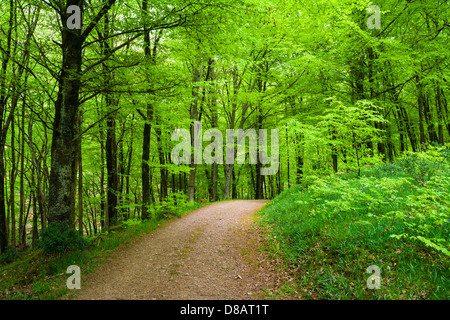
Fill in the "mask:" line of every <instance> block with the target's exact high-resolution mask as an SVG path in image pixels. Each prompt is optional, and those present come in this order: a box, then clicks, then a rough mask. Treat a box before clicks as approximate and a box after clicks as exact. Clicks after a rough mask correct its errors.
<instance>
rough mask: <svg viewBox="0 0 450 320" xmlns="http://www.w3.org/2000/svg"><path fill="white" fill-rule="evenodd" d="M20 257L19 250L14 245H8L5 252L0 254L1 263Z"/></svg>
mask: <svg viewBox="0 0 450 320" xmlns="http://www.w3.org/2000/svg"><path fill="white" fill-rule="evenodd" d="M18 257H19V254H18V253H17V251H16V250H15V249H14V248H12V247H7V248H6V250H5V252H3V253H2V254H1V255H0V265H2V264H8V263H11V262H13V261H14V260H16V259H17V258H18Z"/></svg>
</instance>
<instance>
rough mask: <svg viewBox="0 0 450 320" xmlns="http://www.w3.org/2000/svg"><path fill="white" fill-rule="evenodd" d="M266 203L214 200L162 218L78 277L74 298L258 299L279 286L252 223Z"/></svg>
mask: <svg viewBox="0 0 450 320" xmlns="http://www.w3.org/2000/svg"><path fill="white" fill-rule="evenodd" d="M267 202H268V201H264V200H248V201H228V202H219V203H215V204H212V205H209V206H207V207H204V208H201V209H198V210H195V211H193V212H192V213H190V214H188V215H186V216H184V217H183V218H181V219H177V220H175V221H172V222H170V223H167V224H165V225H163V226H161V227H160V228H158V229H157V230H155V231H153V232H152V233H150V234H148V235H145V236H144V237H143V238H142V239H141V240H139V241H136V242H134V243H133V244H131V245H128V246H126V247H124V248H123V249H121V250H118V251H117V252H116V253H114V254H113V256H112V257H111V259H110V260H109V261H108V262H107V263H105V264H103V265H102V266H101V267H99V269H98V270H97V271H95V272H94V273H91V274H89V275H87V276H86V277H85V278H82V288H81V290H79V291H78V292H77V294H76V295H75V297H74V298H75V299H84V300H88V299H100V300H104V299H108V300H110V299H127V300H132V299H145V300H152V299H154V300H155V299H156V300H159V299H164V300H178V299H186V300H207V299H220V300H230V299H234V300H247V299H262V298H263V296H262V294H264V292H265V290H264V289H268V290H271V291H272V290H275V289H276V287H278V286H279V285H280V279H279V278H278V276H277V275H276V272H274V267H273V265H272V264H271V262H269V260H268V259H267V257H266V256H265V255H264V254H263V253H262V252H261V251H260V250H258V248H259V247H260V241H261V237H260V233H259V231H258V229H257V228H256V226H255V225H253V218H254V213H255V212H256V211H258V210H259V209H261V208H262V207H263V206H264V205H265V204H266V203H267Z"/></svg>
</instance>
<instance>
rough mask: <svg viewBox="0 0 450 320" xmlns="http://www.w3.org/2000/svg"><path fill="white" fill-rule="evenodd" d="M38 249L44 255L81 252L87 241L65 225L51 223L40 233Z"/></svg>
mask: <svg viewBox="0 0 450 320" xmlns="http://www.w3.org/2000/svg"><path fill="white" fill-rule="evenodd" d="M38 247H40V248H42V249H43V250H44V252H45V253H61V252H66V251H75V250H83V249H85V248H86V247H87V241H86V240H85V239H84V238H83V237H82V236H80V235H79V234H78V233H77V232H76V231H75V230H74V229H72V228H70V227H69V225H67V224H66V223H59V222H58V223H55V222H54V223H51V224H50V225H49V226H48V227H47V229H45V230H44V231H42V232H41V234H40V240H39V243H38Z"/></svg>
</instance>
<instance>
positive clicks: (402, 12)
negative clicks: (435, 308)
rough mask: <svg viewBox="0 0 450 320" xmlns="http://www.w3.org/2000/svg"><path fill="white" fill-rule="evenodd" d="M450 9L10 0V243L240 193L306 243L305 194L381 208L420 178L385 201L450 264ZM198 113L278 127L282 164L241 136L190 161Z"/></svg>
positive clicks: (330, 1) (18, 246) (1, 121)
mask: <svg viewBox="0 0 450 320" xmlns="http://www.w3.org/2000/svg"><path fill="white" fill-rule="evenodd" d="M70 6H76V8H79V9H80V11H79V12H80V16H81V20H80V21H78V20H77V18H78V17H77V16H76V11H71V10H68V8H69V7H70ZM374 6H375V7H376V8H378V9H379V11H377V10H376V9H373V10H371V9H369V7H371V8H373V7H374ZM74 12H75V13H74ZM74 14H75V16H74ZM449 17H450V4H449V2H446V1H437V0H378V1H376V2H374V1H367V0H315V1H304V0H272V1H261V0H237V1H221V0H167V1H161V0H156V1H148V0H4V1H2V6H1V7H0V61H1V64H0V250H1V253H2V254H3V255H4V256H12V255H14V253H15V252H20V251H24V250H27V249H28V248H35V247H39V246H41V247H42V246H43V247H44V248H45V244H46V243H47V246H51V245H52V244H51V243H50V244H49V242H45V236H46V235H47V236H48V239H49V241H50V240H51V239H52V237H51V232H50V231H49V232H47V233H45V231H46V230H51V228H52V226H53V228H56V229H55V230H59V231H58V232H60V231H61V230H68V231H69V232H74V233H77V234H78V235H79V236H80V237H82V238H93V237H96V236H97V235H99V234H101V233H102V232H105V231H108V230H110V229H111V228H113V227H115V226H120V225H122V224H126V223H131V221H145V220H151V219H154V218H156V217H157V218H160V217H170V216H171V215H174V214H176V212H178V210H180V209H182V208H185V207H186V206H188V205H189V204H192V203H200V204H201V203H210V202H216V201H224V200H232V199H278V200H275V201H274V203H273V205H272V206H271V207H269V211H270V210H272V211H276V212H277V213H274V215H273V216H270V217H269V216H266V215H265V219H266V223H270V224H271V225H272V226H273V227H274V229H273V230H275V232H278V231H276V230H279V235H280V237H284V238H285V239H294V238H295V236H294V235H296V234H297V235H298V234H299V233H300V231H299V230H297V229H296V228H300V227H298V225H299V224H300V222H298V221H297V220H295V219H293V220H292V219H291V218H292V217H291V215H290V214H291V213H290V212H291V211H292V210H293V209H292V208H291V209H292V210H291V209H289V210H288V209H287V208H289V206H290V205H291V203H295V204H297V205H299V206H302V208H301V210H303V211H305V210H306V211H307V212H309V213H310V214H309V215H308V217H316V216H317V215H319V216H320V214H321V212H322V213H323V215H324V216H330V215H332V214H334V213H335V212H336V211H337V210H338V209H339V210H342V211H345V210H347V212H349V213H351V214H354V215H361V214H364V215H376V214H377V213H379V212H381V211H383V210H384V209H381V208H386V203H387V202H386V203H385V202H383V201H388V200H387V199H388V198H389V197H390V196H394V195H397V192H400V191H399V190H406V189H407V188H410V189H408V190H411V188H412V189H414V190H415V191H414V192H415V193H413V195H412V196H411V195H409V198H408V196H407V195H404V197H403V198H402V199H403V200H404V201H403V202H402V201H400V200H398V201H397V200H395V199H390V198H389V199H390V200H389V205H390V204H391V203H392V204H393V205H392V207H389V208H390V209H389V210H387V209H386V210H385V211H384V212H385V215H386V216H389V217H390V218H391V219H394V218H395V219H398V221H402V223H404V224H405V228H409V229H408V230H416V231H417V232H419V233H417V234H415V233H411V232H409V233H408V232H407V231H403V232H399V233H396V234H393V235H392V237H391V239H394V238H395V237H396V239H397V240H398V241H400V240H399V239H409V240H408V241H412V242H419V243H422V244H423V245H425V246H426V247H427V248H431V249H432V250H434V251H433V252H436V254H439V255H442V256H441V258H442V259H444V260H445V259H446V261H447V263H448V257H449V256H450V253H449V250H450V239H449V234H448V233H449V232H448V231H449V228H448V224H449V219H450V174H449V163H450V152H449V151H448V150H449V149H448V148H449V143H450V108H449V106H448V97H449V81H450V74H449V62H450V59H449V56H450V50H449V49H450V46H449ZM77 21H78V22H79V23H80V25H79V26H80V27H79V28H77V27H76V23H75V24H74V23H73V22H77ZM377 23H378V25H376V24H377ZM74 26H75V27H74ZM196 122H197V123H199V122H200V123H201V124H202V129H203V133H204V132H205V131H206V130H208V129H217V130H219V131H220V132H221V133H222V135H223V137H227V134H226V133H227V130H230V129H231V130H243V131H246V130H255V131H256V132H259V130H262V129H265V130H267V131H268V137H267V138H268V139H267V140H268V141H269V143H268V144H269V146H268V150H266V151H268V153H269V154H270V152H271V151H272V152H274V150H275V149H274V145H273V140H272V146H270V141H271V137H272V136H273V134H274V132H277V134H278V141H279V143H278V149H279V164H278V170H277V171H276V173H274V174H269V175H262V174H260V173H261V169H262V168H264V167H267V165H266V164H264V163H262V162H261V161H256V163H254V162H250V159H249V157H247V158H246V161H245V163H241V162H234V163H232V161H225V160H224V159H225V155H226V153H227V149H228V148H229V147H230V143H231V147H233V146H236V144H237V142H236V140H234V142H230V141H229V140H226V139H225V140H224V143H223V144H220V145H221V146H222V148H223V150H220V151H221V152H218V150H217V148H216V149H215V150H214V154H215V155H217V154H219V155H220V156H221V157H223V159H221V161H213V162H212V163H205V161H203V162H200V163H194V162H191V163H174V161H173V157H172V151H173V150H174V147H175V146H176V145H177V144H178V143H179V141H178V140H176V141H174V139H173V138H172V134H173V132H174V130H176V129H185V130H187V132H189V133H191V136H192V143H193V142H194V137H193V135H194V129H195V126H194V123H196ZM235 132H236V131H235ZM260 138H261V137H260ZM209 140H210V141H211V140H213V139H209ZM180 141H181V140H180ZM210 143H211V142H208V141H207V139H205V138H204V139H203V144H202V148H203V149H204V150H209V151H211V149H207V148H208V145H209V144H210ZM246 151H247V152H248V154H250V150H249V146H247V149H246ZM260 151H261V150H260V145H259V144H258V145H257V154H258V155H259V152H260ZM194 153H195V151H194V148H192V156H194ZM233 155H234V157H236V156H237V155H236V153H234V154H233ZM214 159H216V160H217V157H215V158H214ZM394 168H398V170H400V171H401V170H403V171H402V172H404V173H405V175H404V176H403V175H401V177H400V176H396V174H397V172H398V171H395V170H394ZM272 173H273V172H272ZM395 177H397V178H395ZM394 178H395V179H394ZM351 179H354V181H355V182H354V183H356V184H357V185H353V184H352V183H353V182H350V181H353V180H351ZM408 186H409V187H408ZM362 188H366V189H362ZM370 188H372V190H373V192H372V193H370V192H369V193H366V190H368V189H370ZM338 190H340V191H342V193H341V194H339V196H338V195H337V193H336V192H337V191H338ZM424 190H427V191H426V192H425V191H424ZM383 192H384V193H383ZM405 192H406V191H405ZM280 194H281V198H280V197H279V195H280ZM380 194H382V196H380ZM287 196H289V199H290V201H289V202H286V203H283V202H282V201H283V199H284V198H283V197H287ZM377 196H380V197H379V198H377ZM303 197H307V198H308V197H310V198H308V200H305V198H303ZM383 197H384V198H383ZM319 198H320V199H319ZM380 199H381V200H380ZM399 199H400V195H399ZM277 201H278V202H277ZM345 201H347V202H345ZM364 201H366V202H367V208H366V207H362V202H364ZM344 202H345V204H344ZM281 203H283V204H281ZM299 203H300V204H299ZM369 206H370V209H369ZM325 207H327V208H325ZM296 208H297V207H296ZM275 209H277V210H275ZM297 209H298V208H297ZM297 209H296V210H297ZM290 210H291V211H290ZM298 210H300V209H298ZM311 210H312V211H311ZM321 210H322V211H321ZM327 210H328V211H327ZM355 210H356V211H355ZM377 210H378V211H377ZM380 210H381V211H380ZM306 211H305V212H306ZM282 212H284V213H283V215H282V217H278V215H280V214H281V213H282ZM355 212H356V213H355ZM411 212H414V213H415V212H417V213H418V214H419V216H420V214H422V215H423V219H421V218H420V219H419V218H418V219H419V220H417V221H416V220H414V221H412V220H408V217H407V215H408V214H410V213H411ZM416 216H417V215H415V216H414V217H416ZM277 217H278V218H279V219H278V218H277ZM308 217H307V218H306V219H309V218H308ZM426 217H427V219H428V220H427V222H426V223H425V222H424V221H425V218H426ZM277 219H278V220H277ZM289 219H291V220H289ZM311 219H312V218H311ZM280 221H282V222H283V223H281V222H280ZM289 221H291V222H289ZM294 221H296V222H295V223H294ZM430 221H432V222H430ZM275 226H278V227H279V228H278V229H277V227H275ZM288 226H289V228H288ZM58 228H59V229H58ZM61 228H62V229H61ZM287 229H289V230H287ZM402 230H403V229H402ZM405 230H406V229H405ZM430 230H434V231H436V230H440V231H439V234H436V233H432V234H431V233H429V232H430ZM285 231H286V232H285ZM288 231H289V232H288ZM434 231H433V232H434ZM53 232H55V231H53ZM301 232H303V233H304V232H306V234H307V230H306V231H305V230H302V231H301ZM436 232H437V231H436ZM74 237H75V236H74ZM77 239H78V238H77ZM295 239H297V238H295ZM288 242H291V241H290V240H286V243H288ZM283 243H284V242H283ZM296 243H297V242H296ZM286 246H287V244H286ZM281 247H283V245H281ZM277 248H278V249H280V247H277ZM62 250H65V248H64V249H62ZM280 250H281V251H283V250H282V248H281V249H280ZM292 250H293V247H292V246H291V247H289V248H287V247H286V249H285V250H284V251H283V252H284V253H285V254H286V255H287V256H289V254H290V252H291V253H292V252H293V251H292ZM295 250H297V251H296V252H299V251H298V250H300V249H298V248H297V249H295ZM300 251H301V250H300ZM294 256H295V254H294ZM291 257H293V256H292V255H291ZM446 270H447V271H446V272H447V273H448V270H450V269H448V268H447V269H446ZM441 287H442V286H441ZM447 294H448V291H447ZM313 296H314V295H313ZM441 297H442V296H441ZM447 297H448V296H447Z"/></svg>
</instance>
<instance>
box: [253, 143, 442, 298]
mask: <svg viewBox="0 0 450 320" xmlns="http://www.w3.org/2000/svg"><path fill="white" fill-rule="evenodd" d="M449 160H450V152H449V150H448V149H444V148H431V149H430V150H428V151H427V152H423V153H415V154H409V155H407V156H406V157H404V158H403V159H401V160H400V161H398V162H396V163H390V164H385V165H381V166H376V167H371V168H366V169H364V170H361V175H360V176H359V175H358V174H357V173H349V174H346V175H343V176H329V177H325V178H319V177H314V178H311V179H309V180H308V179H306V180H305V181H304V183H303V184H301V185H298V186H296V187H293V188H290V189H289V190H286V191H285V192H284V193H282V194H281V195H280V196H278V197H277V198H275V199H274V201H272V202H271V203H270V204H268V205H266V207H265V208H264V209H263V210H262V211H261V212H260V214H259V216H258V221H259V224H260V225H261V226H263V227H265V228H266V229H267V230H268V232H267V234H268V241H267V243H268V245H267V246H268V250H269V252H270V253H271V254H273V255H280V254H281V255H282V256H283V257H284V260H285V262H286V266H287V267H290V269H294V270H295V272H294V273H295V278H296V291H297V293H300V294H301V296H302V298H305V299H433V300H435V299H443V300H448V299H449V298H450V253H449V250H450V232H449V231H450V161H449ZM371 265H376V266H378V267H379V268H380V270H381V288H380V289H370V288H369V285H368V283H367V281H368V278H369V277H370V276H371V275H372V274H369V273H367V272H366V271H367V268H368V267H369V266H371Z"/></svg>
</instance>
